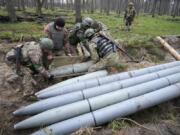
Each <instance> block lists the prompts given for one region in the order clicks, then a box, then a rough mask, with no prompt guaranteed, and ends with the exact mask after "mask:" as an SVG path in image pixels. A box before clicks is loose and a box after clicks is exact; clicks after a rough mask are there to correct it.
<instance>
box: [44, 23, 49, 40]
mask: <svg viewBox="0 0 180 135" xmlns="http://www.w3.org/2000/svg"><path fill="white" fill-rule="evenodd" d="M49 27H50V23H49V24H47V25H46V26H45V27H44V34H45V36H47V37H48V38H51V32H50V31H49Z"/></svg>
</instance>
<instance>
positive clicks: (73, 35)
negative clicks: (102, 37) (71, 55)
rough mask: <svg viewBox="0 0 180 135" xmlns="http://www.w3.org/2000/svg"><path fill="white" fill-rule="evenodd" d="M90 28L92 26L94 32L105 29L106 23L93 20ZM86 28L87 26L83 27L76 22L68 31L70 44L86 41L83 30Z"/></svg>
mask: <svg viewBox="0 0 180 135" xmlns="http://www.w3.org/2000/svg"><path fill="white" fill-rule="evenodd" d="M90 28H93V29H94V30H95V32H99V31H107V27H106V25H104V24H103V23H101V22H98V21H94V23H93V24H92V25H91V26H90ZM86 29H87V28H83V26H82V25H81V23H78V24H76V26H75V27H74V28H73V29H72V30H71V31H70V34H69V42H70V44H73V45H76V44H77V43H80V42H82V43H83V44H84V43H86V39H85V37H84V32H85V31H86Z"/></svg>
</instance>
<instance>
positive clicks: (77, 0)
mask: <svg viewBox="0 0 180 135" xmlns="http://www.w3.org/2000/svg"><path fill="white" fill-rule="evenodd" d="M75 10H76V22H81V20H82V18H81V0H75Z"/></svg>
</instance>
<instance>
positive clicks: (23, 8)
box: [21, 0, 26, 11]
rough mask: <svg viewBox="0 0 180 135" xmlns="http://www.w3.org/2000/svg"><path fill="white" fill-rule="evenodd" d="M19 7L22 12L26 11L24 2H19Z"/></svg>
mask: <svg viewBox="0 0 180 135" xmlns="http://www.w3.org/2000/svg"><path fill="white" fill-rule="evenodd" d="M21 7H22V10H23V11H25V10H26V9H25V2H24V0H21Z"/></svg>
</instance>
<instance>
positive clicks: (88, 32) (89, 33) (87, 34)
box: [84, 28, 95, 38]
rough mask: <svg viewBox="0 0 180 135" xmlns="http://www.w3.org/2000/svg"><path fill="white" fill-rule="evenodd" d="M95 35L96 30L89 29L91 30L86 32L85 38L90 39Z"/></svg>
mask: <svg viewBox="0 0 180 135" xmlns="http://www.w3.org/2000/svg"><path fill="white" fill-rule="evenodd" d="M94 34H95V31H94V29H92V28H89V29H87V30H86V31H85V33H84V36H85V38H90V37H91V36H93V35H94Z"/></svg>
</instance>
